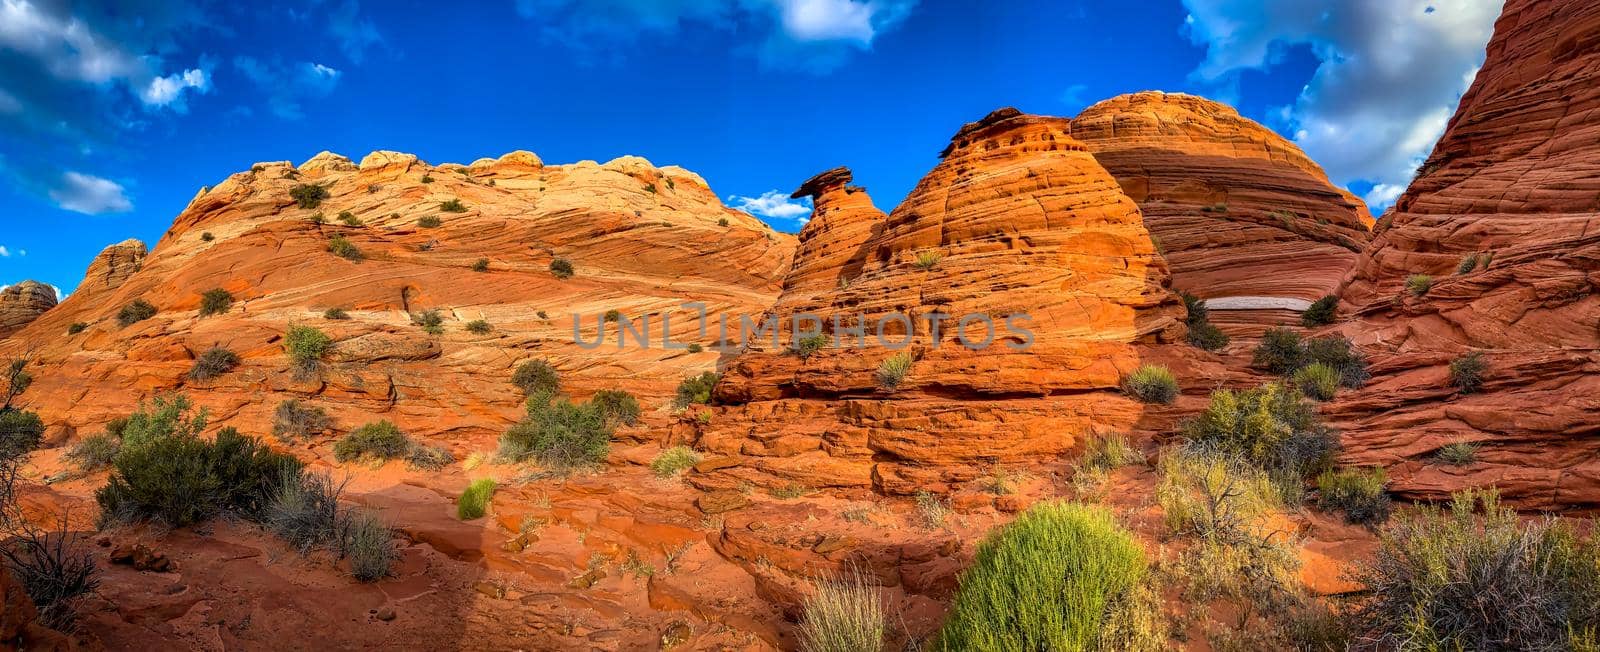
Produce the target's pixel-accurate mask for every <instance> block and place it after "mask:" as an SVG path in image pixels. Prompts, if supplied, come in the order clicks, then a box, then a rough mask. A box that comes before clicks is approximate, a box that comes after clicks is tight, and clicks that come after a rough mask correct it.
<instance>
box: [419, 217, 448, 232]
mask: <svg viewBox="0 0 1600 652" xmlns="http://www.w3.org/2000/svg"><path fill="white" fill-rule="evenodd" d="M441 224H444V221H443V220H440V219H439V216H438V215H423V216H422V217H419V218H417V226H419V227H422V228H424V229H437V228H439V225H441Z"/></svg>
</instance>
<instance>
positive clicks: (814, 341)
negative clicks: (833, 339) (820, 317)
mask: <svg viewBox="0 0 1600 652" xmlns="http://www.w3.org/2000/svg"><path fill="white" fill-rule="evenodd" d="M827 345H828V336H827V335H823V334H822V333H817V334H816V335H807V336H805V337H802V338H800V341H798V342H795V343H794V352H795V355H798V356H800V359H802V360H808V359H810V358H811V356H813V355H816V354H817V352H818V351H821V350H822V349H823V347H825V346H827Z"/></svg>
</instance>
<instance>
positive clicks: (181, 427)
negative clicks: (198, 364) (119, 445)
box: [106, 394, 206, 444]
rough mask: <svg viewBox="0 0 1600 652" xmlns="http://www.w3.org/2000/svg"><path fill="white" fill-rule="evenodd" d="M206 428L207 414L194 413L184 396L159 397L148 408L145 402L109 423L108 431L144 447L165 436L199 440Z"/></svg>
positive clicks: (201, 411)
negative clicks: (131, 411) (147, 442)
mask: <svg viewBox="0 0 1600 652" xmlns="http://www.w3.org/2000/svg"><path fill="white" fill-rule="evenodd" d="M205 427H206V411H205V410H199V411H198V412H197V411H195V410H194V405H193V404H192V403H190V402H189V398H188V397H187V396H184V395H182V394H176V395H172V396H157V397H155V398H153V399H151V401H150V404H149V406H146V405H145V404H144V403H143V402H141V403H140V404H139V409H137V410H135V411H134V412H133V414H130V415H128V416H126V417H122V418H120V419H115V420H113V421H112V423H108V424H106V432H108V433H111V434H112V435H114V436H116V437H118V438H120V439H122V440H123V441H124V442H126V443H128V444H141V443H144V442H146V441H152V440H155V439H160V438H163V437H174V436H177V437H198V436H199V434H200V431H202V430H205Z"/></svg>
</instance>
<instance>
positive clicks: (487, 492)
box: [456, 478, 494, 521]
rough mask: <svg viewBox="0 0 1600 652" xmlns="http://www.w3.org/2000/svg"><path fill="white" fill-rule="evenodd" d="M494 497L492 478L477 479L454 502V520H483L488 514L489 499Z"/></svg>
mask: <svg viewBox="0 0 1600 652" xmlns="http://www.w3.org/2000/svg"><path fill="white" fill-rule="evenodd" d="M493 497H494V478H478V479H477V480H473V481H472V484H471V485H468V486H467V490H466V491H463V492H461V498H460V499H459V500H457V501H456V518H459V519H461V520H463V521H470V520H472V519H475V518H483V515H484V514H487V513H488V512H489V499H491V498H493Z"/></svg>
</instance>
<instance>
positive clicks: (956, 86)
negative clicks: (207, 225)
mask: <svg viewBox="0 0 1600 652" xmlns="http://www.w3.org/2000/svg"><path fill="white" fill-rule="evenodd" d="M1498 13H1499V3H1498V2H1495V1H1493V0H1433V1H1432V2H1427V1H1415V2H1414V1H1412V0H1280V1H1275V2H1274V1H1267V0H1260V1H1244V0H1148V1H1147V2H1128V1H1127V0H1012V1H1005V2H988V3H973V2H968V1H965V0H503V1H499V2H496V1H485V2H455V3H438V2H414V1H405V0H401V1H394V2H384V3H379V2H374V1H371V0H368V1H367V2H360V1H359V0H322V1H320V2H305V3H289V2H284V3H279V2H270V1H269V2H260V3H200V2H158V1H154V0H123V1H119V2H110V1H107V2H101V3H96V2H83V1H78V2H69V1H66V0H0V206H5V207H6V210H5V211H4V212H3V213H0V220H3V221H4V222H3V223H4V226H5V228H4V229H3V230H0V284H3V283H14V282H16V281H19V280H22V279H25V278H32V279H37V280H40V281H44V282H46V283H50V284H53V285H55V286H57V287H58V288H61V289H62V290H63V291H71V289H72V288H73V287H74V286H75V285H76V284H77V283H78V282H79V281H80V280H81V278H82V274H83V271H84V268H85V267H86V266H87V265H88V263H89V261H90V260H91V259H92V258H93V257H94V255H95V253H97V252H98V251H99V250H100V249H101V248H102V247H104V246H105V245H107V244H110V243H113V242H117V241H120V240H123V239H126V238H129V237H136V238H139V239H141V240H144V241H146V242H147V243H150V244H154V242H155V241H156V240H157V239H158V238H159V237H160V235H161V233H162V232H163V231H164V230H165V229H166V228H167V227H168V226H169V225H170V224H171V222H172V218H173V217H174V216H175V215H176V214H177V212H178V211H180V210H182V208H183V206H184V205H185V204H186V203H187V201H188V199H189V198H190V197H191V196H192V195H193V194H194V192H195V191H196V190H197V189H198V188H200V187H201V186H205V185H210V184H214V183H216V182H217V181H219V180H221V179H223V178H224V177H226V176H227V175H229V174H231V173H233V172H236V171H239V170H242V169H245V168H247V167H249V165H250V164H251V163H253V162H256V161H272V160H292V161H295V162H297V163H298V162H301V161H304V160H305V159H307V158H310V157H311V156H312V155H314V154H316V153H317V152H318V151H321V150H324V149H326V150H331V151H334V152H338V153H341V154H344V155H346V156H350V157H351V158H354V159H359V158H360V157H361V156H363V155H364V154H366V153H367V152H369V151H371V150H375V149H392V150H400V151H406V152H412V153H415V154H417V155H419V156H421V157H422V158H423V159H424V160H427V161H429V162H432V163H442V162H449V161H454V162H470V161H472V160H473V159H476V158H479V157H483V156H498V155H500V154H503V153H505V152H508V151H511V150H515V149H527V150H531V151H533V152H535V153H537V154H539V155H540V157H541V158H543V159H544V160H545V161H546V162H547V163H568V162H572V161H577V160H582V159H594V160H600V161H604V160H608V159H610V158H613V157H616V156H620V155H623V154H636V155H640V156H644V157H646V158H648V159H650V160H651V161H652V162H654V163H656V164H657V165H667V164H676V165H682V166H684V167H686V168H688V169H690V170H693V171H695V172H698V173H699V174H701V175H702V176H704V177H705V178H706V180H707V181H708V182H709V183H710V184H711V187H712V188H713V189H714V190H716V191H717V192H718V193H719V194H721V195H723V196H724V197H725V198H726V201H728V203H729V204H730V205H733V206H736V207H744V208H746V209H747V210H750V211H751V212H753V213H756V214H757V215H758V216H760V217H763V218H764V219H767V220H768V221H769V222H771V223H772V224H773V225H774V226H775V227H777V228H779V229H781V230H785V231H796V230H798V229H799V228H800V226H801V225H802V220H803V219H804V218H805V217H806V216H807V215H808V211H807V210H806V209H805V207H804V206H803V205H797V204H795V203H793V202H790V201H789V200H788V199H787V195H788V193H789V191H791V190H793V189H794V187H795V186H797V185H798V184H799V183H800V182H801V181H803V180H804V179H806V178H807V177H809V176H810V175H812V174H814V173H816V172H818V171H821V170H824V169H827V168H830V167H834V166H837V165H848V166H850V167H851V168H853V169H854V170H855V173H856V180H857V182H858V183H860V184H861V185H864V186H866V187H867V188H868V189H869V190H870V191H871V192H872V195H873V198H874V199H875V200H876V201H877V203H878V204H879V206H880V207H882V208H884V209H885V210H888V209H890V208H892V207H893V206H894V205H895V204H896V203H898V202H899V201H900V199H901V198H902V197H904V195H905V194H906V193H907V192H908V191H909V190H910V189H911V187H912V186H913V185H914V184H915V183H916V181H917V179H918V178H920V177H921V176H922V175H923V174H924V173H926V172H927V171H928V169H930V168H931V167H932V166H933V165H934V164H935V163H936V162H937V161H936V157H935V154H936V153H937V152H938V151H939V150H940V149H941V148H942V147H943V145H944V143H945V142H946V141H947V139H948V138H949V137H950V135H951V134H953V133H954V132H955V130H956V128H958V127H959V126H960V125H961V124H962V123H963V122H966V121H969V120H973V119H975V118H978V117H980V116H982V115H983V114H985V113H987V112H988V111H990V110H992V109H995V108H998V107H1001V106H1008V105H1010V106H1016V107H1018V108H1020V109H1022V110H1024V111H1029V112H1034V113H1044V114H1054V115H1068V116H1070V115H1073V114H1075V113H1076V112H1077V111H1078V110H1080V109H1082V108H1083V107H1084V106H1086V105H1087V104H1090V103H1093V102H1094V101H1097V100H1099V99H1104V98H1107V97H1110V96H1113V95H1116V94H1119V93H1125V92H1131V91H1138V90H1146V89H1156V90H1166V91H1183V92H1191V93H1197V94H1201V95H1206V96H1209V97H1213V98H1215V99H1219V100H1222V101H1226V102H1229V103H1231V104H1234V105H1235V106H1237V107H1238V108H1239V109H1240V111H1241V112H1242V113H1244V114H1245V115H1247V116H1249V117H1252V118H1254V119H1256V120H1259V121H1261V122H1262V123H1264V124H1266V125H1268V126H1270V127H1272V128H1274V129H1276V130H1278V131H1279V132H1280V133H1282V134H1284V135H1285V136H1286V137H1289V138H1291V139H1293V140H1295V141H1297V142H1299V143H1300V144H1301V146H1302V147H1304V148H1305V149H1306V150H1307V151H1308V152H1309V153H1310V154H1311V155H1312V156H1313V158H1315V159H1317V160H1318V161H1319V162H1321V163H1323V165H1324V166H1325V167H1327V168H1328V170H1329V173H1330V176H1331V177H1332V178H1333V179H1334V181H1335V182H1337V183H1341V184H1346V185H1348V186H1349V187H1350V188H1351V189H1352V190H1353V191H1355V192H1357V193H1358V194H1362V195H1364V196H1367V197H1368V198H1369V200H1370V201H1372V202H1373V203H1374V204H1376V205H1378V206H1384V205H1387V204H1388V203H1391V202H1392V201H1393V198H1394V197H1395V196H1396V195H1398V193H1399V191H1400V190H1402V189H1403V188H1404V185H1405V182H1406V180H1407V179H1409V177H1410V174H1411V172H1412V170H1414V169H1415V167H1416V164H1417V163H1418V162H1419V160H1420V158H1421V157H1424V156H1426V155H1427V153H1428V151H1429V150H1430V149H1431V147H1432V144H1433V142H1434V141H1435V140H1437V138H1438V136H1439V134H1440V133H1441V132H1442V131H1443V128H1444V123H1445V120H1447V119H1448V117H1449V115H1450V112H1451V111H1452V110H1453V109H1454V107H1455V104H1456V101H1457V99H1458V98H1459V95H1460V93H1461V92H1462V91H1464V90H1465V88H1466V85H1467V83H1469V82H1470V80H1471V75H1472V74H1473V72H1474V71H1475V70H1476V68H1477V66H1478V65H1479V64H1480V63H1481V61H1482V57H1483V46H1484V43H1486V42H1487V40H1488V37H1489V33H1490V30H1491V27H1492V24H1493V20H1494V18H1495V17H1496V16H1497V15H1498ZM773 191H777V193H778V194H772V193H773Z"/></svg>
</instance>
